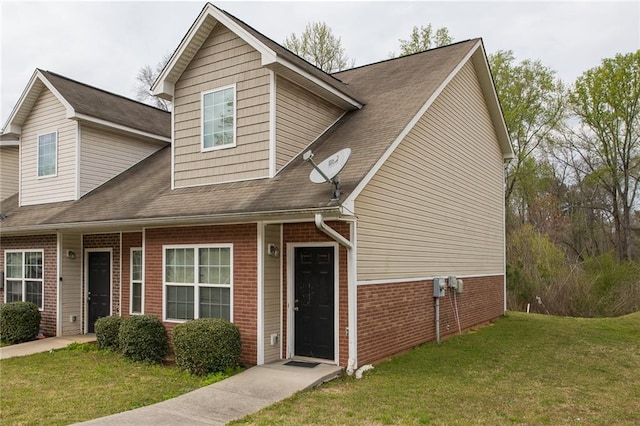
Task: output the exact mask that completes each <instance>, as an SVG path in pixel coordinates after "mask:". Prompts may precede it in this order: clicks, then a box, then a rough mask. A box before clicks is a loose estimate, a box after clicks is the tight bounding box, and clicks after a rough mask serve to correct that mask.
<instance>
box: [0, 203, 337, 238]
mask: <svg viewBox="0 0 640 426" xmlns="http://www.w3.org/2000/svg"><path fill="white" fill-rule="evenodd" d="M316 213H323V214H332V215H335V214H338V215H342V214H341V211H340V206H332V207H322V208H311V209H300V210H272V211H265V212H251V213H225V214H216V215H203V216H171V217H161V218H144V219H123V220H103V221H95V222H68V223H52V224H45V225H22V226H15V227H7V226H2V227H1V228H0V229H1V231H0V235H7V234H12V233H21V232H29V234H35V233H38V232H42V231H49V232H55V231H58V230H71V229H85V230H92V229H96V230H99V229H103V228H115V227H153V226H157V227H162V226H186V225H196V224H203V223H208V224H223V223H233V222H248V221H259V220H268V219H269V217H271V216H294V215H308V214H316Z"/></svg>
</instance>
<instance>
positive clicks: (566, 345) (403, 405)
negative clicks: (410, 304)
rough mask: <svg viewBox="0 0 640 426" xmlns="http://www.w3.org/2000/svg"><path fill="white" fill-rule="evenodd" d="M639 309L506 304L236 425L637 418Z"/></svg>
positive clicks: (598, 422)
mask: <svg viewBox="0 0 640 426" xmlns="http://www.w3.org/2000/svg"><path fill="white" fill-rule="evenodd" d="M639 372H640V313H635V314H631V315H627V316H624V317H619V318H599V319H583V318H564V317H554V316H544V315H536V314H524V313H516V312H512V313H508V314H507V315H506V316H505V317H504V318H501V319H499V320H497V321H496V322H495V323H493V324H492V325H491V326H487V327H484V328H482V329H479V330H475V331H471V332H469V333H467V334H465V335H462V336H456V337H453V338H450V339H448V340H445V341H444V342H443V343H442V344H441V345H436V344H435V343H428V344H425V345H422V346H420V347H418V348H415V349H413V350H412V351H410V352H408V353H406V354H403V355H401V356H398V357H396V358H393V359H391V360H388V361H385V362H383V363H381V364H379V365H377V366H376V368H375V369H374V370H372V371H370V372H368V373H366V374H365V378H364V379H362V380H360V381H357V380H355V379H353V378H348V377H345V378H343V379H341V380H339V381H336V382H332V383H328V384H326V385H324V386H322V387H320V388H317V389H315V390H312V391H309V392H304V393H300V394H298V395H296V396H294V397H293V398H290V399H289V400H286V401H283V402H281V403H278V404H275V405H273V406H271V407H269V408H266V409H264V410H262V411H260V412H259V413H256V414H254V415H251V416H247V417H245V418H244V419H242V420H240V421H238V422H236V424H242V423H249V424H260V425H271V424H291V425H294V424H295V425H298V424H323V425H324V424H336V425H342V424H446V425H451V424H460V425H468V424H491V425H501V424H548V425H561V424H588V425H615V424H619V425H629V424H640V405H638V401H640V373H639Z"/></svg>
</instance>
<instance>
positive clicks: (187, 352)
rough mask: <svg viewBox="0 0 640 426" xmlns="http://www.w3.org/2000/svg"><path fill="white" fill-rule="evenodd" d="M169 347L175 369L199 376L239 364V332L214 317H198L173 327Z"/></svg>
mask: <svg viewBox="0 0 640 426" xmlns="http://www.w3.org/2000/svg"><path fill="white" fill-rule="evenodd" d="M173 347H174V352H175V356H176V364H177V365H178V367H180V368H182V369H183V370H186V371H188V372H190V373H191V374H195V375H199V376H203V375H206V374H209V373H213V372H219V371H225V370H227V369H229V368H235V367H237V366H239V365H240V349H241V346H240V330H239V329H238V327H237V326H235V325H234V324H232V323H230V322H229V321H225V320H223V319H218V318H201V319H197V320H192V321H188V322H185V323H183V324H179V325H176V326H175V328H174V329H173Z"/></svg>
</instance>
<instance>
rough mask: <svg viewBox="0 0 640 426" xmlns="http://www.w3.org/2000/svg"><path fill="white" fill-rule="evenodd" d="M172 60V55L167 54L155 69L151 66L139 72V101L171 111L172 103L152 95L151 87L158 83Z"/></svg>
mask: <svg viewBox="0 0 640 426" xmlns="http://www.w3.org/2000/svg"><path fill="white" fill-rule="evenodd" d="M170 58H171V55H170V54H166V55H165V56H164V57H163V58H162V60H161V61H160V62H158V63H157V64H156V66H155V68H151V66H150V65H145V66H143V67H142V68H140V69H139V70H138V75H137V76H136V86H135V89H136V99H137V100H139V101H140V102H144V103H145V104H148V105H151V106H154V107H156V108H160V109H162V110H164V111H170V110H171V102H169V101H167V100H166V99H162V98H159V97H157V96H154V95H153V94H152V93H151V85H152V84H153V83H154V82H155V81H156V78H158V75H160V73H161V72H162V70H163V69H164V67H165V65H167V62H169V59H170Z"/></svg>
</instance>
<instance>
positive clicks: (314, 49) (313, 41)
mask: <svg viewBox="0 0 640 426" xmlns="http://www.w3.org/2000/svg"><path fill="white" fill-rule="evenodd" d="M283 45H284V47H286V48H287V49H289V50H291V51H292V52H293V53H295V54H296V55H298V56H300V57H301V58H303V59H305V60H307V61H308V62H310V63H312V64H313V65H315V66H317V67H318V68H320V69H321V70H322V71H324V72H326V73H332V72H338V71H342V70H344V69H346V68H349V67H353V65H354V61H353V60H350V59H349V57H348V56H347V55H346V54H345V53H344V48H343V47H342V41H341V39H340V37H336V36H334V35H333V32H332V31H331V28H329V26H328V25H327V24H326V23H324V22H310V23H308V24H307V27H306V29H305V30H304V32H303V33H302V35H300V36H297V35H296V34H295V33H292V34H291V36H290V37H287V38H286V39H285V40H284V43H283Z"/></svg>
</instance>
